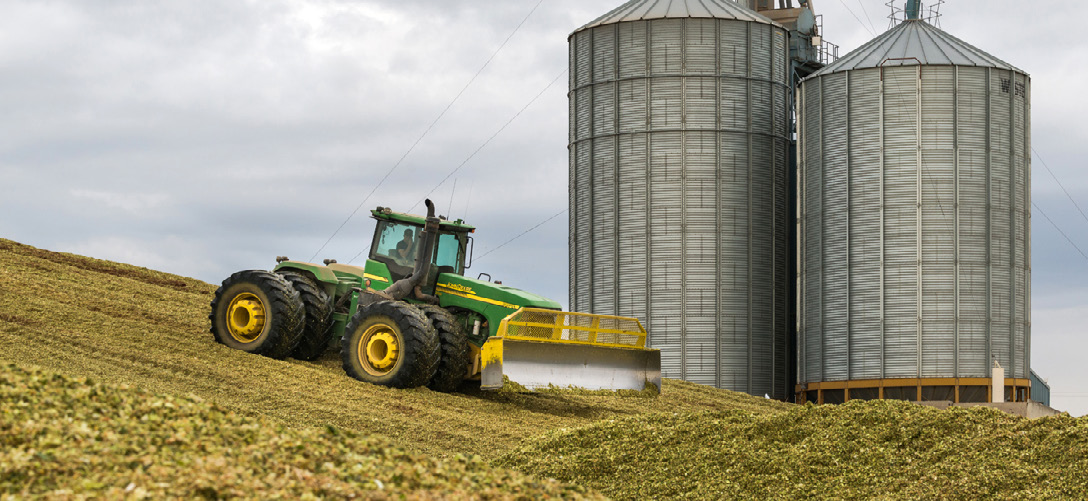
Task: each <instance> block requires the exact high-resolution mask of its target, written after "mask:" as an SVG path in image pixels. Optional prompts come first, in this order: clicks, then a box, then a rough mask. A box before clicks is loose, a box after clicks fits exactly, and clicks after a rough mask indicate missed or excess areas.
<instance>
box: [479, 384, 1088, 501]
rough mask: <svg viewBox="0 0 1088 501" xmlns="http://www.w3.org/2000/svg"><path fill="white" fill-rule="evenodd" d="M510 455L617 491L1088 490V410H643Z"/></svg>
mask: <svg viewBox="0 0 1088 501" xmlns="http://www.w3.org/2000/svg"><path fill="white" fill-rule="evenodd" d="M498 464H500V465H504V466H509V467H514V468H517V469H519V470H521V471H523V472H532V473H534V474H536V475H538V476H540V477H541V478H544V477H551V478H557V479H560V480H564V481H568V482H574V483H578V484H581V485H584V486H587V487H591V488H594V489H598V490H599V491H601V492H602V493H604V494H606V495H608V496H611V497H613V498H617V499H645V498H650V497H655V498H680V497H684V498H700V499H802V498H835V499H842V498H845V499H874V498H879V499H1088V418H1071V417H1069V416H1068V415H1061V416H1055V417H1050V418H1043V419H1038V420H1026V419H1022V418H1018V417H1015V416H1011V415H1008V414H1004V413H1002V412H999V411H995V410H992V409H987V408H972V409H961V408H955V409H950V410H947V411H940V410H936V409H932V408H929V407H923V406H919V405H915V404H911V403H906V402H896V401H874V402H860V401H855V402H850V403H848V404H845V405H840V406H812V405H809V406H804V407H797V408H794V409H793V410H791V411H788V412H784V413H777V414H750V413H745V412H741V411H732V412H722V413H714V412H704V413H694V414H668V415H655V416H636V417H631V418H626V419H617V420H610V421H605V422H601V423H598V424H594V425H590V426H587V427H583V428H578V429H568V430H558V431H553V432H550V433H548V434H547V435H545V436H543V437H539V438H537V439H533V440H530V441H528V442H527V443H526V445H524V446H522V447H521V448H519V449H518V450H516V451H514V452H512V453H510V454H508V455H506V456H505V457H503V458H501V459H500V460H499V461H498Z"/></svg>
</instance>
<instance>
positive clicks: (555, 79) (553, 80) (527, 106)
mask: <svg viewBox="0 0 1088 501" xmlns="http://www.w3.org/2000/svg"><path fill="white" fill-rule="evenodd" d="M566 72H567V70H566V69H565V68H564V69H563V71H561V72H559V74H558V75H556V77H555V78H554V79H552V81H551V82H549V83H548V85H546V86H544V88H543V89H541V91H540V92H538V93H537V94H536V96H533V98H532V99H530V100H529V102H528V103H526V104H525V106H522V107H521V109H520V110H518V111H517V113H514V116H512V117H510V119H509V120H507V121H506V123H504V124H503V125H502V127H499V130H497V131H495V133H494V134H492V135H491V137H489V138H487V139H486V140H485V141H484V142H483V144H481V145H480V146H479V147H478V148H476V150H475V151H473V152H472V153H471V154H469V156H468V157H467V158H465V160H464V161H462V162H461V163H460V164H458V165H457V167H455V168H454V169H453V170H452V171H450V173H449V174H447V175H446V177H445V178H443V179H442V181H440V182H439V183H438V184H437V185H435V187H434V188H431V191H428V192H427V194H426V195H425V196H424V197H423V198H421V199H419V201H418V202H416V203H415V204H414V205H412V207H410V208H409V209H408V212H412V211H413V210H415V208H416V207H418V206H419V204H421V203H423V201H424V200H426V199H427V197H429V196H431V193H434V191H435V190H437V189H438V188H440V187H441V186H442V184H444V183H445V182H446V181H448V180H449V179H450V177H452V176H453V175H454V174H456V173H457V171H459V170H461V167H464V166H465V164H467V163H468V161H469V160H472V157H474V156H476V154H477V153H479V152H480V150H482V149H484V147H485V146H487V145H488V143H490V142H491V140H492V139H495V137H496V136H498V135H499V134H500V133H501V132H502V131H503V130H505V129H506V127H507V126H509V125H510V124H511V123H512V122H513V121H514V120H516V119H517V118H518V117H519V116H521V114H522V113H524V112H525V110H526V109H528V108H529V106H532V104H533V103H535V102H536V101H537V99H540V96H542V95H544V93H545V92H547V91H548V89H550V88H551V87H552V86H553V85H555V82H558V81H559V79H560V78H562V77H563V75H564V74H566ZM471 196H472V189H471V188H470V189H469V197H471ZM451 203H452V201H451ZM465 207H466V209H465V212H466V213H467V212H468V209H467V207H468V202H466V203H465ZM519 236H520V235H519ZM515 238H516V237H515ZM504 245H505V244H504ZM368 250H370V245H369V244H368V245H367V246H366V247H365V248H363V250H361V251H359V253H358V254H356V255H355V257H352V258H351V259H350V260H349V261H348V262H349V263H352V262H354V261H355V260H356V259H359V256H362V255H363V254H364V253H365V252H366V251H368Z"/></svg>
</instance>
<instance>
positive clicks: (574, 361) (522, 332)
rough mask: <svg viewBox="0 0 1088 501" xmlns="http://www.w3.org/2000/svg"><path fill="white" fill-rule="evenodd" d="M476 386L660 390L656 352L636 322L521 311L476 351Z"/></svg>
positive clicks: (564, 313) (596, 316)
mask: <svg viewBox="0 0 1088 501" xmlns="http://www.w3.org/2000/svg"><path fill="white" fill-rule="evenodd" d="M480 359H481V365H482V367H481V387H482V388H483V389H490V390H495V389H500V388H502V387H503V384H504V376H505V378H506V380H509V381H511V382H514V383H517V384H518V385H520V386H522V387H525V388H527V389H539V388H547V387H559V388H568V387H573V388H583V389H587V390H643V389H646V388H647V387H648V386H649V385H653V386H655V387H656V390H657V391H660V390H661V352H660V351H658V350H653V349H648V348H646V330H645V329H643V328H642V325H641V323H639V321H638V319H635V318H627V317H615V316H609V315H592V314H588V313H571V312H562V311H555V310H542V309H534V308H522V309H520V310H518V311H517V312H514V313H513V314H511V315H510V316H508V317H506V319H504V320H503V321H502V324H500V325H499V331H498V336H496V337H492V338H491V339H488V340H487V342H486V343H484V346H483V347H482V349H481V353H480Z"/></svg>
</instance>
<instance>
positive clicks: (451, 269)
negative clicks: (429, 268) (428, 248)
mask: <svg viewBox="0 0 1088 501" xmlns="http://www.w3.org/2000/svg"><path fill="white" fill-rule="evenodd" d="M466 241H467V239H466V238H465V236H464V234H457V233H441V234H439V235H438V245H437V248H436V249H435V251H434V265H435V266H437V267H439V268H447V269H445V270H442V271H443V272H445V273H456V274H458V275H460V274H463V273H464V272H465V269H464V265H465V242H466Z"/></svg>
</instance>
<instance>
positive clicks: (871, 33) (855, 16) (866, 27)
mask: <svg viewBox="0 0 1088 501" xmlns="http://www.w3.org/2000/svg"><path fill="white" fill-rule="evenodd" d="M839 3H841V4H842V6H843V7H845V8H846V11H847V12H849V13H850V15H851V16H854V19H857V21H858V24H860V25H861V27H862V28H865V31H868V32H869V34H870V35H872V36H874V37H875V36H876V32H875V31H873V30H871V29H869V27H868V26H865V23H863V22H862V21H861V18H860V17H858V15H857V14H855V13H854V9H851V8H850V6H849V5H846V2H845V1H843V0H839Z"/></svg>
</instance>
